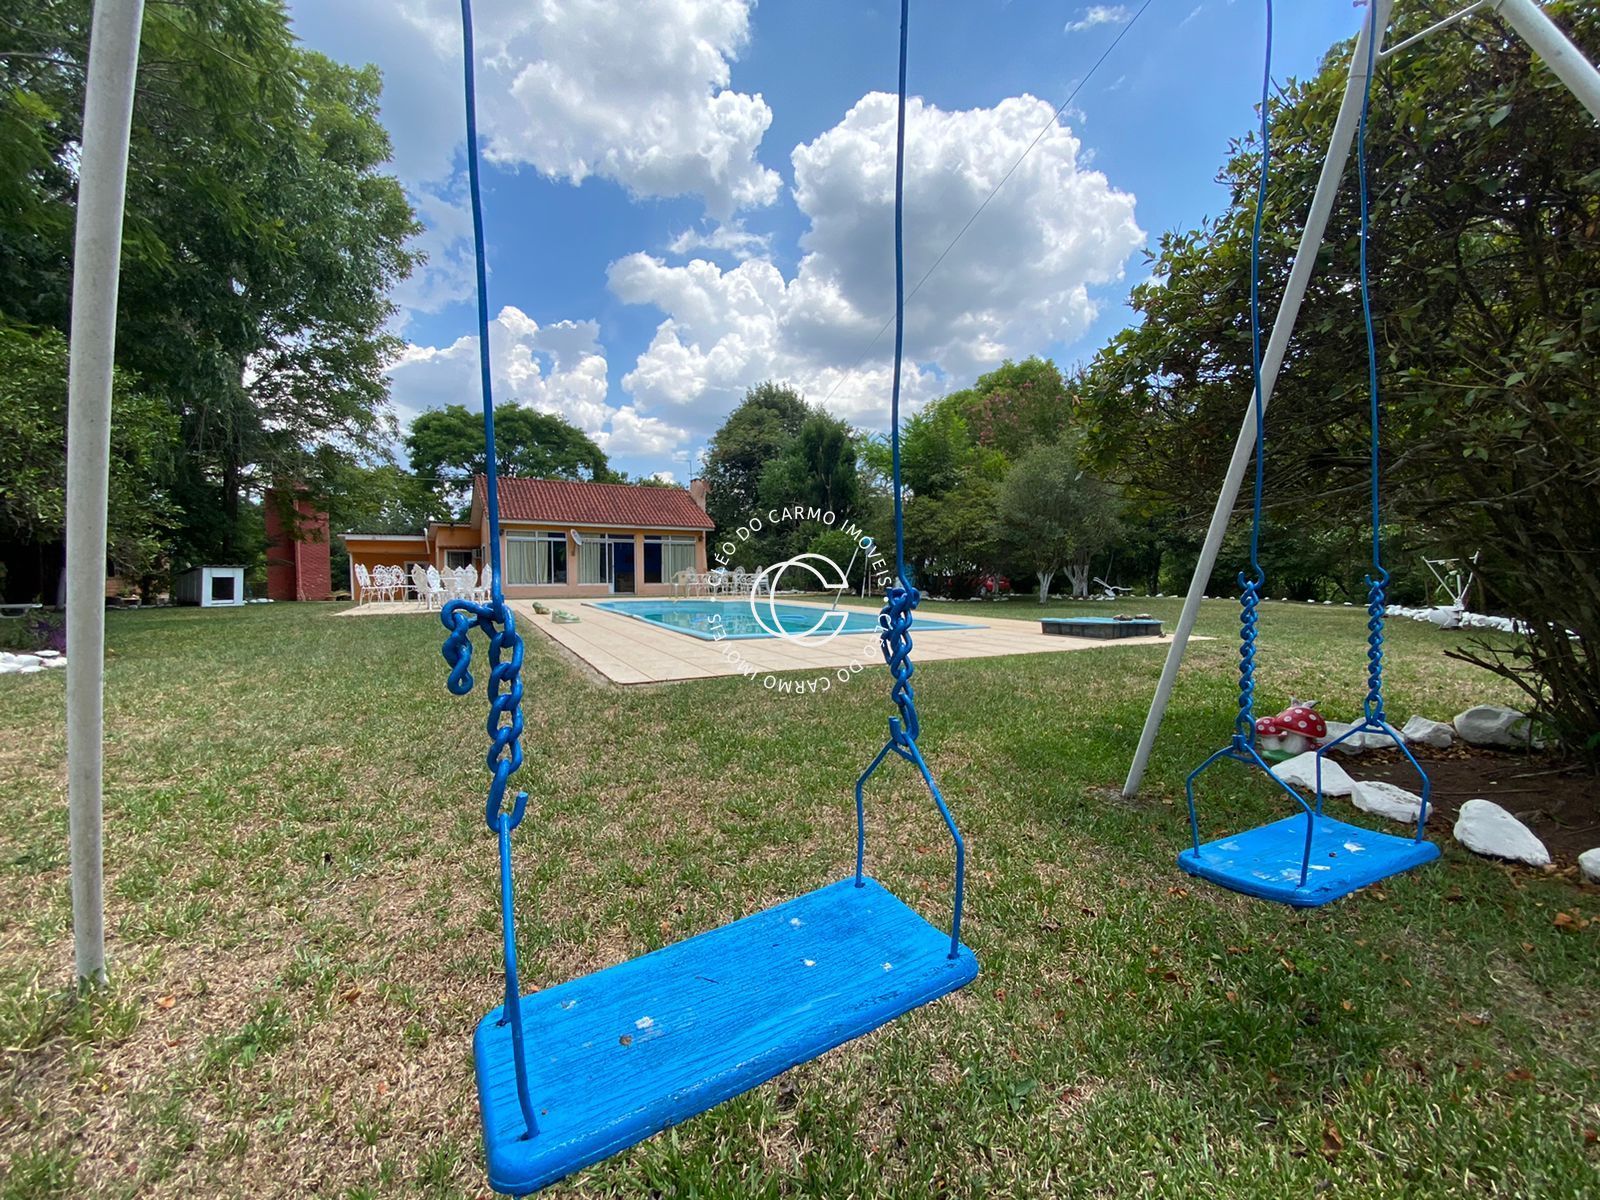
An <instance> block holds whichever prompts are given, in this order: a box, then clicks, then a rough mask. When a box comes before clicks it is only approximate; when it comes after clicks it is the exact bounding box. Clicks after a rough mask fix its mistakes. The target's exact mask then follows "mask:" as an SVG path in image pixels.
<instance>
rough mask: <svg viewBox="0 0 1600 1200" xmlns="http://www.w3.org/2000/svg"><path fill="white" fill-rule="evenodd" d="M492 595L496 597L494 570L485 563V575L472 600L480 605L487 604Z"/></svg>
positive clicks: (475, 589) (473, 592) (481, 578)
mask: <svg viewBox="0 0 1600 1200" xmlns="http://www.w3.org/2000/svg"><path fill="white" fill-rule="evenodd" d="M492 595H494V569H493V568H492V567H490V566H489V564H488V563H484V564H483V575H482V576H481V577H480V580H479V583H478V586H477V587H476V588H474V589H473V591H472V598H473V599H474V600H475V601H477V602H478V603H479V604H487V603H488V602H489V597H490V596H492Z"/></svg>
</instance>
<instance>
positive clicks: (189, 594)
mask: <svg viewBox="0 0 1600 1200" xmlns="http://www.w3.org/2000/svg"><path fill="white" fill-rule="evenodd" d="M172 598H173V599H174V600H176V601H177V602H178V603H179V604H198V605H199V606H200V607H201V608H228V607H231V606H233V605H236V604H243V603H244V568H243V567H195V568H194V569H193V570H192V571H185V572H184V573H183V574H182V575H179V576H178V577H177V578H176V579H174V580H173V581H172Z"/></svg>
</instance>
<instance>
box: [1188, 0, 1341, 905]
mask: <svg viewBox="0 0 1600 1200" xmlns="http://www.w3.org/2000/svg"><path fill="white" fill-rule="evenodd" d="M1266 9H1267V48H1266V55H1265V61H1264V63H1263V66H1262V70H1261V177H1260V179H1259V180H1258V182H1257V184H1256V213H1255V224H1254V227H1253V229H1252V230H1251V234H1250V373H1251V379H1252V381H1253V384H1254V388H1255V392H1254V398H1253V401H1252V403H1253V404H1254V406H1255V417H1256V454H1255V459H1256V470H1255V495H1254V498H1253V502H1252V505H1251V509H1250V565H1249V568H1248V569H1247V570H1243V571H1240V572H1239V712H1238V715H1237V716H1236V717H1235V718H1234V725H1233V737H1232V738H1231V739H1229V741H1228V744H1227V745H1226V746H1224V747H1222V749H1220V750H1218V751H1216V752H1215V753H1213V754H1212V755H1211V756H1210V757H1209V758H1207V759H1206V760H1205V762H1203V763H1201V764H1200V765H1199V766H1198V767H1196V768H1195V769H1194V770H1192V771H1190V772H1189V776H1188V778H1187V779H1186V780H1185V781H1184V794H1185V798H1186V799H1187V801H1188V806H1189V832H1190V836H1191V837H1192V838H1193V841H1194V850H1195V853H1196V854H1198V853H1199V852H1200V815H1199V812H1198V810H1197V809H1196V808H1195V802H1194V784H1195V780H1196V779H1198V778H1200V776H1201V775H1203V774H1205V773H1206V771H1208V770H1210V769H1211V767H1212V766H1213V765H1214V764H1216V763H1218V762H1221V761H1222V760H1223V759H1231V760H1233V761H1234V762H1239V763H1243V764H1244V765H1245V766H1256V767H1260V768H1261V769H1262V770H1263V771H1265V772H1266V774H1267V778H1269V779H1271V780H1272V782H1273V783H1275V784H1276V785H1277V786H1278V788H1279V789H1280V790H1282V791H1283V792H1284V793H1286V794H1287V795H1288V796H1289V797H1290V798H1291V799H1293V800H1294V801H1295V803H1297V804H1299V805H1300V808H1301V810H1302V811H1304V813H1305V814H1306V837H1305V853H1304V855H1303V857H1302V859H1301V865H1300V886H1301V887H1304V886H1305V884H1306V879H1307V876H1308V874H1309V872H1310V869H1311V838H1312V834H1313V832H1314V831H1315V829H1316V826H1315V823H1314V820H1315V818H1314V814H1313V810H1312V807H1311V804H1310V803H1309V802H1308V801H1307V800H1306V798H1305V797H1304V796H1302V795H1301V794H1300V793H1299V792H1298V791H1297V790H1296V789H1295V788H1293V787H1291V786H1290V785H1289V784H1287V783H1285V782H1284V781H1283V780H1282V779H1281V778H1279V776H1278V775H1277V774H1276V773H1275V772H1274V771H1273V770H1272V767H1271V766H1270V765H1269V764H1268V763H1267V761H1266V760H1265V759H1264V758H1262V757H1261V752H1260V751H1259V750H1258V749H1257V748H1256V717H1255V696H1256V640H1257V637H1258V632H1259V631H1258V628H1257V622H1258V612H1257V610H1258V609H1259V608H1260V605H1261V587H1262V585H1263V584H1264V583H1265V582H1266V572H1265V571H1264V570H1263V569H1262V567H1261V509H1262V494H1263V492H1264V491H1265V490H1266V486H1265V485H1266V447H1267V438H1266V401H1265V398H1264V396H1263V389H1262V385H1261V229H1262V225H1263V223H1264V219H1265V215H1266V208H1267V177H1268V172H1269V169H1270V161H1271V149H1272V143H1271V134H1272V120H1271V115H1270V111H1271V110H1270V107H1269V106H1270V104H1271V100H1272V0H1266Z"/></svg>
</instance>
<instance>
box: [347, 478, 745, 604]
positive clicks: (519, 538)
mask: <svg viewBox="0 0 1600 1200" xmlns="http://www.w3.org/2000/svg"><path fill="white" fill-rule="evenodd" d="M487 482H488V481H487V480H486V479H485V478H484V477H483V476H481V475H480V476H478V478H477V479H475V480H474V481H473V488H472V509H471V512H470V514H469V517H468V519H467V520H466V521H464V522H444V521H434V522H430V523H429V525H428V527H427V528H426V529H424V530H422V531H421V532H419V533H416V534H403V535H391V534H379V533H347V534H345V535H344V541H345V548H346V549H347V550H348V551H349V554H350V576H351V577H350V594H351V596H352V597H354V598H356V599H359V598H360V597H359V595H358V594H357V588H358V586H359V584H358V581H357V579H356V571H355V568H356V566H357V565H358V564H359V565H361V566H364V567H366V568H367V570H368V571H369V572H370V571H371V569H372V568H373V567H375V566H400V567H404V568H405V569H406V572H407V575H408V576H409V574H410V570H411V567H412V566H413V565H416V564H419V563H420V564H421V565H423V566H429V565H432V566H435V567H438V568H439V569H440V570H445V569H447V568H454V567H462V566H468V565H470V566H474V567H479V568H481V567H482V565H483V563H484V562H485V561H486V560H487V557H488V546H489V533H488V521H487V519H486V517H485V513H484V494H485V487H486V484H487ZM713 528H715V526H714V525H713V523H712V521H711V518H710V517H708V516H707V515H706V484H705V481H704V480H700V479H696V480H694V481H693V482H692V483H691V484H690V485H689V487H688V489H687V490H685V489H683V488H667V487H641V486H639V485H637V484H629V483H580V482H576V481H573V480H568V479H512V478H508V477H505V476H501V478H500V532H501V541H502V545H501V562H502V563H503V564H504V572H505V575H504V578H503V579H502V580H501V584H502V586H503V587H504V589H505V594H506V596H507V597H508V598H510V599H513V600H535V599H540V598H544V597H549V598H552V599H558V598H563V597H585V596H615V595H636V596H670V595H671V594H672V581H673V578H674V577H675V576H676V575H677V574H678V573H679V572H680V571H685V570H693V571H704V570H705V569H706V538H707V535H708V534H709V533H710V532H711V530H712V529H713Z"/></svg>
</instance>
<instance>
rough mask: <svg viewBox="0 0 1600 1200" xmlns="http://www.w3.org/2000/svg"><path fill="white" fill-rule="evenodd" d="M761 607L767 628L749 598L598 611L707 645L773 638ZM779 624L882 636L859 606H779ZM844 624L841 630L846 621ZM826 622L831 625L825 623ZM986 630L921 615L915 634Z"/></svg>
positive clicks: (623, 605)
mask: <svg viewBox="0 0 1600 1200" xmlns="http://www.w3.org/2000/svg"><path fill="white" fill-rule="evenodd" d="M757 603H758V604H760V605H761V618H762V620H764V621H765V622H766V623H767V628H763V627H762V625H761V622H760V621H757V620H756V617H755V614H754V613H752V612H751V611H750V602H749V601H748V600H597V601H595V602H594V607H596V608H603V609H605V610H606V611H607V612H614V613H621V614H622V615H623V616H625V617H632V618H633V619H634V620H636V621H645V622H648V623H649V624H651V625H659V626H661V628H663V629H670V630H672V631H673V632H674V633H686V634H688V635H689V636H690V637H696V638H699V639H701V640H702V641H706V642H715V641H723V640H726V639H735V640H737V639H748V638H771V637H776V636H777V634H775V633H773V632H772V629H771V626H772V613H771V610H770V609H768V608H767V603H766V601H765V600H760V601H757ZM776 607H777V613H778V624H779V625H781V626H782V627H783V628H784V629H785V630H786V631H788V632H789V633H795V634H804V633H805V632H806V631H807V630H810V629H815V631H816V632H815V633H814V634H813V635H812V636H813V637H815V638H816V639H817V640H818V641H821V640H823V639H824V638H826V637H827V636H828V635H829V634H830V633H833V632H835V631H837V632H839V633H876V632H877V630H878V614H877V613H875V612H863V611H862V610H861V609H859V608H838V609H835V610H834V611H833V613H832V615H829V614H828V613H827V611H826V610H825V609H821V608H811V607H809V606H807V605H803V604H782V603H780V604H778V605H777V606H776ZM841 617H842V618H843V621H844V625H843V628H840V624H839V623H840V618H841ZM822 622H825V623H822ZM977 628H980V626H976V625H963V624H959V623H957V622H955V621H935V620H931V619H926V618H923V617H918V618H917V619H916V623H915V624H914V625H913V626H912V631H913V632H915V631H917V630H923V629H977Z"/></svg>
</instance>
